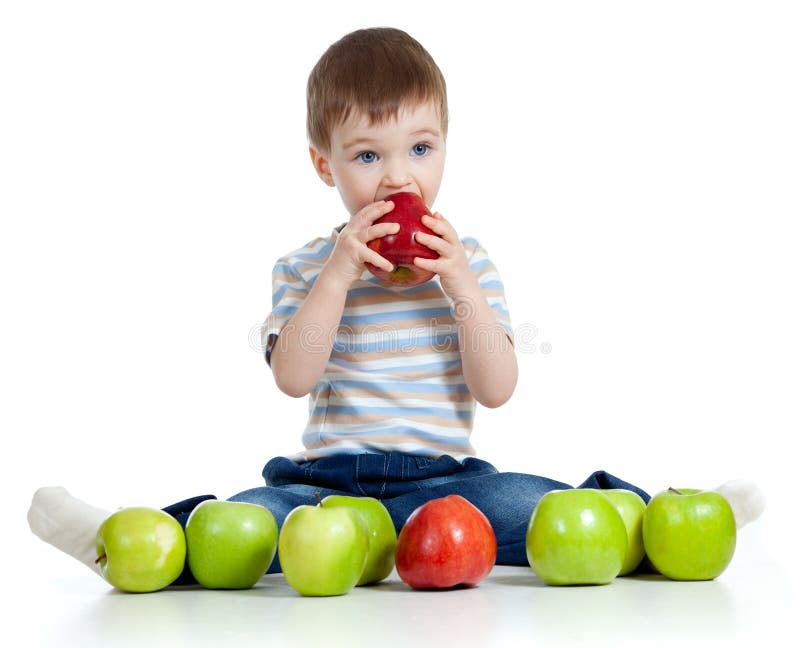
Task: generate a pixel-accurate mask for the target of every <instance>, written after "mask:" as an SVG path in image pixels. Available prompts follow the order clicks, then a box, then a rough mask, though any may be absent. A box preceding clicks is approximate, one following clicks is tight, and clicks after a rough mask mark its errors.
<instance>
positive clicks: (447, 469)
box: [165, 452, 650, 573]
mask: <svg viewBox="0 0 800 648" xmlns="http://www.w3.org/2000/svg"><path fill="white" fill-rule="evenodd" d="M262 474H263V476H264V480H265V482H266V486H259V487H257V488H251V489H250V490H246V491H243V492H241V493H238V494H237V495H234V496H233V497H231V498H230V500H231V501H233V502H251V503H253V504H260V505H262V506H265V507H266V508H268V509H269V510H270V511H271V512H272V514H273V515H274V516H275V519H276V520H277V522H278V526H279V527H281V526H282V525H283V521H284V519H285V518H286V516H287V515H288V514H289V511H291V510H292V509H293V508H295V507H296V506H300V505H301V504H316V503H317V494H319V497H320V498H324V497H326V496H328V495H333V494H337V495H355V496H359V497H375V498H378V499H380V500H381V501H382V502H383V504H384V505H385V506H386V508H387V509H388V511H389V514H390V515H391V516H392V521H393V522H394V525H395V528H396V529H397V531H398V533H399V532H400V529H401V528H402V526H403V524H404V523H405V521H406V520H407V519H408V516H409V515H411V513H412V512H413V511H414V509H416V508H417V507H418V506H421V505H422V504H424V503H425V502H427V501H429V500H432V499H435V498H438V497H445V496H446V495H452V494H456V495H461V496H462V497H464V498H465V499H467V500H469V501H470V502H472V503H473V504H474V505H475V506H477V507H478V508H479V509H480V510H481V511H483V513H484V515H486V517H487V518H488V519H489V522H490V523H491V525H492V528H493V529H494V532H495V536H496V537H497V563H498V564H500V565H527V564H528V558H527V555H526V553H525V533H526V531H527V528H528V521H529V520H530V517H531V513H532V512H533V509H534V508H535V507H536V504H537V503H538V502H539V499H541V497H542V496H543V495H544V494H545V493H547V492H549V491H551V490H556V489H565V488H572V487H571V486H569V485H568V484H565V483H563V482H559V481H555V480H553V479H548V478H546V477H538V476H536V475H526V474H523V473H511V472H498V471H497V469H496V468H495V467H494V466H492V465H491V464H489V463H487V462H486V461H482V460H481V459H475V458H468V459H466V460H465V461H464V462H463V463H462V462H459V461H457V460H455V459H454V458H453V457H450V456H448V455H444V456H441V457H420V456H414V455H406V454H402V453H398V452H389V453H375V454H373V453H365V454H340V455H334V456H331V457H325V458H323V459H317V460H315V461H307V462H304V463H299V464H298V463H295V462H293V461H291V460H290V459H287V458H286V457H276V458H274V459H272V460H270V461H269V462H268V463H267V465H266V466H265V467H264V470H263V473H262ZM578 488H603V489H606V488H625V489H628V490H632V491H635V492H636V493H638V494H639V495H641V497H642V498H643V499H644V501H645V502H647V501H649V499H650V496H649V495H648V494H647V493H645V492H644V491H643V490H641V489H640V488H637V487H636V486H633V485H632V484H629V483H627V482H624V481H622V480H621V479H619V478H617V477H614V476H613V475H610V474H608V473H606V472H603V471H598V472H595V473H593V474H592V475H590V476H589V477H588V478H587V479H586V480H585V481H584V482H583V483H582V484H581V485H580V486H578ZM209 497H211V496H203V497H199V498H193V499H192V500H185V501H184V502H179V503H178V504H174V505H172V506H170V507H167V508H166V509H165V510H167V511H168V512H170V513H172V514H173V515H174V516H175V517H176V518H177V519H178V520H179V521H180V522H181V523H183V524H185V520H186V518H187V517H188V515H189V513H190V512H191V510H192V509H193V508H194V506H196V505H197V503H199V502H200V501H202V500H203V499H207V498H209ZM277 571H280V564H279V562H278V558H277V556H276V557H275V560H274V561H273V563H272V565H271V566H270V568H269V573H273V572H277Z"/></svg>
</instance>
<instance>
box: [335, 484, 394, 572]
mask: <svg viewBox="0 0 800 648" xmlns="http://www.w3.org/2000/svg"><path fill="white" fill-rule="evenodd" d="M321 506H322V507H323V508H330V507H333V506H349V507H350V508H352V509H354V510H356V511H358V512H359V513H360V514H361V516H362V517H363V518H364V522H365V523H366V525H367V533H368V535H369V548H368V549H367V565H366V567H364V573H363V574H361V578H359V579H358V583H356V585H367V584H369V583H377V582H378V581H381V580H383V579H384V578H386V577H387V576H388V575H389V574H390V573H391V572H392V569H394V552H395V549H396V548H397V531H395V528H394V522H392V516H391V515H389V511H387V510H386V507H385V506H384V505H383V503H382V502H381V501H380V500H378V499H375V498H374V497H353V496H350V495H328V497H326V498H325V499H323V500H322V503H321Z"/></svg>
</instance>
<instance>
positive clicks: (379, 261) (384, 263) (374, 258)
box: [364, 250, 394, 272]
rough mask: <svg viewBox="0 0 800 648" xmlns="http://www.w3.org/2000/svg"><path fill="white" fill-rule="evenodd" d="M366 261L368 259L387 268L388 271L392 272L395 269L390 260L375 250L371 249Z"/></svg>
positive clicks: (380, 266) (384, 268)
mask: <svg viewBox="0 0 800 648" xmlns="http://www.w3.org/2000/svg"><path fill="white" fill-rule="evenodd" d="M364 261H366V262H367V263H371V264H372V265H374V266H377V267H379V268H381V269H382V270H386V272H391V271H392V270H394V266H393V265H392V264H391V262H390V261H389V260H387V259H385V258H383V257H382V256H381V255H380V254H378V253H377V252H374V251H373V250H369V252H368V254H367V256H366V258H365V259H364Z"/></svg>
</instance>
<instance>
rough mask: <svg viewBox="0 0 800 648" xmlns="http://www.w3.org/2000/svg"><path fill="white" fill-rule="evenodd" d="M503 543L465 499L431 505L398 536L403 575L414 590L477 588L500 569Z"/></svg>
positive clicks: (420, 510) (415, 515)
mask: <svg viewBox="0 0 800 648" xmlns="http://www.w3.org/2000/svg"><path fill="white" fill-rule="evenodd" d="M496 558H497V540H496V539H495V536H494V531H493V530H492V525H491V524H489V520H487V519H486V516H485V515H484V514H483V513H481V511H480V510H479V509H478V508H476V507H475V506H473V505H472V504H470V503H469V502H468V501H467V500H466V499H464V498H463V497H461V496H460V495H448V496H447V497H441V498H439V499H434V500H431V501H429V502H426V503H425V504H423V505H422V506H420V507H419V508H417V509H416V510H415V511H414V512H413V513H412V514H411V515H410V516H409V517H408V520H406V523H405V524H404V525H403V528H402V529H401V530H400V535H399V537H398V538H397V552H396V555H395V566H396V567H397V574H398V575H399V576H400V578H401V579H402V580H403V582H405V583H406V584H407V585H409V586H411V587H413V588H414V589H444V588H448V587H455V586H456V585H466V586H471V585H477V584H478V583H479V582H480V581H482V580H483V579H484V578H485V577H486V576H487V575H488V574H489V572H490V571H492V567H493V566H494V561H495V559H496Z"/></svg>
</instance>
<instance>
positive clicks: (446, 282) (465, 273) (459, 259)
mask: <svg viewBox="0 0 800 648" xmlns="http://www.w3.org/2000/svg"><path fill="white" fill-rule="evenodd" d="M422 224H423V225H425V226H426V227H427V228H429V229H431V230H432V231H433V232H434V233H436V234H438V236H432V235H431V234H424V233H422V232H418V233H417V234H416V237H415V238H416V241H417V242H418V243H421V244H422V245H424V246H425V247H429V248H430V249H431V250H433V251H434V252H437V253H438V254H439V258H438V259H422V258H420V257H415V258H414V265H416V266H417V267H418V268H422V269H423V270H428V271H430V272H435V273H436V274H438V275H439V279H440V280H441V282H442V288H443V289H444V291H445V292H446V293H447V294H448V295H449V296H450V297H451V298H452V299H453V300H458V299H469V298H470V297H471V296H472V295H474V294H475V291H476V290H479V287H478V281H477V279H476V278H475V275H473V274H472V270H471V269H470V267H469V261H468V260H467V255H466V253H465V251H464V246H463V245H462V244H461V239H459V238H458V234H456V231H455V230H454V229H453V226H452V225H451V224H450V223H448V222H447V221H446V220H445V219H444V217H443V216H442V215H441V214H440V213H438V212H435V213H434V214H433V217H431V216H428V215H427V214H426V215H424V216H423V217H422Z"/></svg>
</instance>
